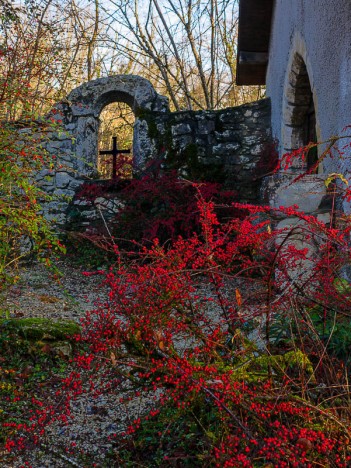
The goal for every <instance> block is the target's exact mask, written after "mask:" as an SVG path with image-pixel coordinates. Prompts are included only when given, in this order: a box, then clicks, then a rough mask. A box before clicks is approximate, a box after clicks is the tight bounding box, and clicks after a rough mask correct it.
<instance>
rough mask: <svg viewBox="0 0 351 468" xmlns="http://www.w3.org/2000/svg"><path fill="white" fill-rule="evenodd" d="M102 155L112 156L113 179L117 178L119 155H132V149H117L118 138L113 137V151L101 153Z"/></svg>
mask: <svg viewBox="0 0 351 468" xmlns="http://www.w3.org/2000/svg"><path fill="white" fill-rule="evenodd" d="M99 154H100V155H103V154H110V155H112V179H116V178H117V156H118V155H119V154H130V149H128V150H120V149H118V148H117V137H115V136H114V137H112V150H102V151H99Z"/></svg>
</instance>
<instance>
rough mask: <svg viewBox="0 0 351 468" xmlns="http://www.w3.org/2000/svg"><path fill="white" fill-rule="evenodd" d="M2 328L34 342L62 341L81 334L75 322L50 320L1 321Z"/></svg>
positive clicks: (21, 319)
mask: <svg viewBox="0 0 351 468" xmlns="http://www.w3.org/2000/svg"><path fill="white" fill-rule="evenodd" d="M1 328H2V329H4V328H5V329H7V330H9V331H14V332H17V333H18V335H19V336H21V337H23V338H25V339H27V340H33V341H38V340H41V341H62V340H67V339H70V338H73V336H74V335H76V334H79V333H80V326H79V325H78V324H77V323H76V322H74V321H73V320H58V321H54V320H50V319H48V318H18V319H17V318H10V319H0V329H1Z"/></svg>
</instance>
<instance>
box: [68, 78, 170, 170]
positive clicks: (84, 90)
mask: <svg viewBox="0 0 351 468" xmlns="http://www.w3.org/2000/svg"><path fill="white" fill-rule="evenodd" d="M114 102H121V103H125V104H126V105H128V106H129V107H130V108H131V109H132V111H133V113H134V116H135V124H134V135H133V166H134V169H135V170H136V171H138V170H142V169H143V167H144V166H145V165H146V163H147V162H148V161H149V160H150V159H151V158H152V157H153V156H154V155H153V147H152V143H151V141H150V137H149V129H148V126H147V123H146V121H145V120H144V119H143V115H145V113H149V112H168V111H169V107H168V100H167V98H165V97H164V96H160V95H159V94H157V93H156V91H155V89H154V88H153V86H152V85H151V83H150V82H149V81H148V80H146V79H145V78H142V77H140V76H136V75H115V76H110V77H105V78H99V79H97V80H93V81H89V82H87V83H84V84H83V85H81V86H79V87H78V88H76V89H74V90H73V91H72V92H71V93H70V94H69V95H68V97H67V100H65V103H64V105H65V108H66V110H65V124H66V128H67V129H69V131H70V132H71V134H72V135H73V137H74V139H75V150H76V151H75V152H76V164H75V166H76V170H77V172H78V173H79V174H81V175H91V174H94V173H95V174H96V173H97V169H98V167H97V166H98V135H99V126H100V120H99V119H100V115H101V112H102V111H103V109H104V108H105V107H106V106H108V105H109V104H111V103H114ZM67 106H68V108H67Z"/></svg>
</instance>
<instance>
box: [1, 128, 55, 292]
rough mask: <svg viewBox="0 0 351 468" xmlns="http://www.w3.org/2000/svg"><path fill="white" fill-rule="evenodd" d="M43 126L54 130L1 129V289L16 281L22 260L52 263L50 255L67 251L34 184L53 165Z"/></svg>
mask: <svg viewBox="0 0 351 468" xmlns="http://www.w3.org/2000/svg"><path fill="white" fill-rule="evenodd" d="M43 127H46V130H49V129H50V128H51V129H52V127H50V126H48V125H46V124H45V123H44V124H41V125H38V124H37V123H35V122H28V127H27V128H24V129H21V128H20V127H18V126H16V125H15V124H14V123H11V122H9V123H3V124H2V125H1V127H0V284H1V286H0V288H2V287H4V286H6V283H7V282H13V281H16V279H17V273H16V268H14V267H15V266H16V265H17V263H18V261H19V260H21V259H23V258H26V257H27V256H28V255H30V254H32V253H36V254H38V255H39V258H40V260H42V261H45V262H47V263H48V264H49V263H50V260H49V256H50V253H52V252H55V251H57V252H58V251H63V250H64V248H63V246H62V245H61V244H60V242H59V240H58V238H57V236H56V235H55V234H54V233H53V231H52V230H51V227H50V224H49V222H48V221H47V220H46V219H45V218H44V216H43V214H42V207H41V202H43V201H44V200H45V199H46V200H47V199H48V197H47V195H45V194H44V192H43V191H42V190H41V189H40V188H39V187H38V186H37V185H36V183H35V172H36V171H38V170H41V169H43V168H44V167H45V166H46V167H50V165H51V162H50V160H49V158H48V157H47V155H46V153H45V151H44V150H43V149H42V146H41V145H42V143H43V141H40V139H38V136H36V135H38V133H36V132H37V131H38V130H39V129H40V130H43Z"/></svg>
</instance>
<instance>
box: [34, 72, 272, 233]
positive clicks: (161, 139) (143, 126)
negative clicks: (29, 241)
mask: <svg viewBox="0 0 351 468" xmlns="http://www.w3.org/2000/svg"><path fill="white" fill-rule="evenodd" d="M116 101H120V102H121V101H122V102H126V103H127V104H128V105H129V106H130V107H131V108H132V109H133V111H134V114H135V117H136V121H135V127H134V141H133V157H134V170H135V174H136V175H137V174H140V173H143V172H144V171H147V170H148V168H149V167H150V163H152V162H154V161H157V160H159V161H160V163H161V164H162V165H164V166H167V167H170V168H175V169H177V170H178V172H179V173H180V175H182V176H184V177H187V178H189V179H191V180H208V181H214V182H217V181H220V182H224V184H225V185H226V187H227V188H228V189H234V190H236V191H237V192H238V194H239V199H240V200H241V201H244V202H251V203H257V202H258V199H259V187H260V182H261V177H262V176H263V175H264V174H265V172H267V170H266V167H265V165H267V162H269V160H270V158H271V149H272V143H271V131H270V102H269V100H268V99H266V100H262V101H258V102H255V103H250V104H245V105H242V106H239V107H234V108H228V109H224V110H218V111H191V112H190V111H189V112H188V111H186V112H170V111H169V108H168V102H167V99H166V98H164V97H163V96H159V95H158V94H157V93H156V92H155V90H154V89H153V87H152V85H151V84H150V83H149V82H148V81H147V80H145V79H144V78H141V77H137V76H133V75H118V76H113V77H108V78H101V79H98V80H94V81H91V82H89V83H85V84H83V85H82V86H80V87H79V88H77V89H75V90H74V91H72V92H71V93H70V95H69V96H68V97H67V99H66V100H64V101H62V102H60V103H58V104H57V105H56V106H55V107H54V109H53V110H52V112H51V114H50V118H51V119H53V120H56V121H57V122H58V126H57V131H51V132H50V133H49V134H46V135H43V146H44V147H45V148H46V149H47V150H48V152H49V153H50V154H51V155H52V156H53V158H54V161H55V163H54V168H53V170H51V171H49V170H47V169H45V170H43V171H41V172H40V173H39V174H37V182H38V184H39V185H40V186H41V187H42V188H43V189H44V190H45V191H46V192H48V193H49V194H50V195H51V196H52V201H50V202H49V203H47V204H46V205H45V207H44V209H45V214H46V216H47V217H48V218H49V219H53V220H55V221H56V223H57V224H58V225H64V224H65V223H66V220H67V212H68V211H70V212H71V213H72V207H73V208H74V209H73V212H77V210H78V211H79V213H78V214H79V216H78V217H81V218H84V219H85V221H84V224H89V222H91V220H94V219H96V218H97V217H101V214H100V211H101V210H104V206H105V205H106V206H107V207H108V208H106V210H107V212H108V213H111V199H109V200H99V207H97V206H95V207H94V206H91V204H89V203H87V202H84V201H82V200H77V199H76V197H75V195H76V192H77V189H78V188H79V187H80V186H81V185H82V183H83V182H86V181H89V180H98V174H97V152H98V129H99V115H100V113H101V110H102V109H103V108H104V106H105V105H107V104H109V103H111V102H116ZM151 166H152V164H151ZM117 206H118V203H117ZM106 210H105V211H106ZM112 211H113V210H112Z"/></svg>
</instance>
